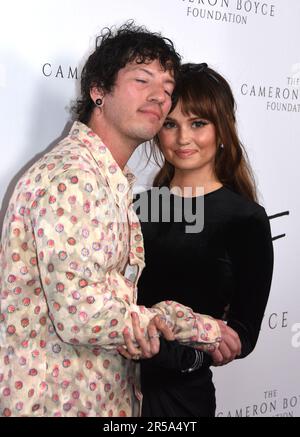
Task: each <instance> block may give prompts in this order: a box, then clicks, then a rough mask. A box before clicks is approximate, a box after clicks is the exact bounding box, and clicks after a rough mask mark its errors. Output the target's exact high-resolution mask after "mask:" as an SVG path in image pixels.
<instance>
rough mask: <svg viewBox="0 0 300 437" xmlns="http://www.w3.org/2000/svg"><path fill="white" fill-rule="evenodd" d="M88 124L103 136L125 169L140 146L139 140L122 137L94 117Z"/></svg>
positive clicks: (117, 161)
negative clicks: (134, 140)
mask: <svg viewBox="0 0 300 437" xmlns="http://www.w3.org/2000/svg"><path fill="white" fill-rule="evenodd" d="M88 126H89V128H90V129H92V131H93V132H95V134H97V135H98V137H99V138H101V140H102V142H103V143H104V144H105V146H106V147H107V148H108V149H109V151H110V153H111V154H112V156H113V158H114V160H115V161H116V163H117V164H118V166H119V167H120V169H121V170H123V169H124V167H125V165H126V164H127V162H128V161H129V159H130V157H131V155H132V154H133V152H134V151H135V149H136V148H137V147H138V144H137V142H133V141H130V139H129V138H124V137H122V138H121V136H120V135H118V134H117V133H116V132H114V130H113V129H107V126H102V123H99V122H95V120H94V119H93V117H92V118H91V120H90V122H89V123H88Z"/></svg>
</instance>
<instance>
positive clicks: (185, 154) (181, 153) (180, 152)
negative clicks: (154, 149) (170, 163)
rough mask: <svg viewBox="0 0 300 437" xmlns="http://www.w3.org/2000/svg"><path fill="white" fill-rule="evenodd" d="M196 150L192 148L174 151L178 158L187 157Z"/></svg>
mask: <svg viewBox="0 0 300 437" xmlns="http://www.w3.org/2000/svg"><path fill="white" fill-rule="evenodd" d="M196 152H197V150H193V149H185V150H175V153H176V155H177V156H179V158H189V157H190V156H192V155H194V154H195V153H196Z"/></svg>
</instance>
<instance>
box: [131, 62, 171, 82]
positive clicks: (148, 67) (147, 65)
mask: <svg viewBox="0 0 300 437" xmlns="http://www.w3.org/2000/svg"><path fill="white" fill-rule="evenodd" d="M124 70H125V71H135V70H144V71H146V72H147V71H148V72H149V73H154V72H159V73H164V74H166V75H169V76H170V77H171V78H173V77H174V70H173V68H172V63H171V62H170V63H169V64H168V63H167V65H166V67H163V66H162V65H161V63H160V61H159V60H158V59H154V60H149V61H145V62H140V61H139V60H138V59H135V60H134V61H132V62H128V63H127V64H126V65H125V67H124Z"/></svg>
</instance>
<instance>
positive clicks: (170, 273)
mask: <svg viewBox="0 0 300 437" xmlns="http://www.w3.org/2000/svg"><path fill="white" fill-rule="evenodd" d="M235 121H236V120H235V101H234V97H233V95H232V91H231V89H230V86H229V84H228V82H227V81H226V80H225V79H224V78H223V77H222V76H221V75H220V74H218V73H217V72H216V71H214V70H212V69H211V68H208V66H207V64H185V65H183V66H182V70H181V78H180V80H179V82H178V84H177V86H176V90H175V99H174V104H173V107H172V109H171V112H170V113H169V115H168V117H167V119H166V121H165V123H164V126H163V128H162V129H161V131H160V132H159V134H158V137H157V139H156V148H157V149H158V150H159V151H160V152H161V153H162V154H163V165H162V168H161V170H160V171H159V173H158V175H157V176H156V178H155V180H154V187H161V188H163V187H164V188H165V187H167V188H169V189H170V190H171V193H172V194H171V195H170V204H169V205H167V208H169V212H170V215H169V217H170V219H169V220H165V217H166V216H165V215H164V214H163V213H162V211H160V214H159V219H158V220H151V217H152V218H153V214H152V215H151V211H152V212H153V208H156V209H157V208H158V205H157V204H155V202H153V199H154V194H153V193H154V192H155V190H156V189H155V188H153V189H152V190H150V191H148V192H146V195H147V202H148V203H147V206H148V216H147V217H145V214H143V217H142V230H143V236H144V243H145V261H146V267H145V269H144V271H143V273H142V275H141V278H140V281H139V284H138V296H139V298H138V303H139V304H140V305H141V304H142V305H145V306H148V307H149V306H152V305H154V304H155V303H156V302H159V301H161V300H172V301H180V302H182V303H183V304H185V305H187V306H188V307H191V308H192V309H193V310H194V311H197V312H199V313H205V314H209V315H211V316H212V317H214V318H216V319H223V320H224V321H226V323H227V328H228V329H229V330H231V332H232V331H234V332H235V333H236V335H237V336H238V339H239V341H240V343H241V351H240V354H239V358H244V357H246V356H247V355H248V354H249V353H250V352H251V351H252V350H253V349H254V347H255V345H256V342H257V339H258V335H259V331H260V327H261V323H262V319H263V315H264V311H265V307H266V304H267V300H268V295H269V291H270V286H271V279H272V270H273V247H272V239H271V233H270V225H269V220H268V217H267V215H266V212H265V210H264V208H263V207H262V206H260V205H259V204H258V203H256V202H257V197H256V188H255V183H254V179H253V177H252V173H251V170H250V166H249V164H248V162H247V158H246V153H245V151H244V149H243V147H242V145H241V142H240V140H239V138H238V134H237V129H236V122H235ZM157 149H156V150H157ZM187 187H188V188H189V192H190V194H189V196H190V198H189V199H187V198H186V197H185V196H186V194H185V193H186V189H187ZM199 187H201V189H202V190H203V192H202V194H201V195H199ZM178 191H179V192H180V194H178ZM176 193H177V194H176ZM143 195H144V194H143ZM156 199H157V197H156ZM140 200H141V197H139V202H136V205H138V207H137V213H138V214H140V217H141V215H142V214H141V212H142V211H140V210H139V209H141V205H143V204H142V203H141V201H140ZM187 200H188V202H186V201H187ZM178 205H179V206H181V208H179V210H178ZM164 207H166V205H165V204H163V205H162V208H164ZM176 208H177V210H176V211H175V209H176ZM186 208H190V209H191V211H188V212H189V216H193V217H194V218H195V220H197V219H199V217H200V216H201V215H202V216H203V219H204V220H203V224H204V226H203V229H202V230H201V232H199V231H197V232H194V231H193V230H192V231H190V232H187V229H191V226H190V225H191V223H190V221H189V223H187V220H186V217H187V215H186V212H187V211H186ZM178 211H181V220H178ZM175 216H176V218H174V217H175ZM187 224H188V225H189V227H187V226H186V225H187ZM223 338H226V336H224V337H223ZM231 344H232V343H230V342H228V343H226V341H223V342H221V345H220V348H219V350H218V351H215V352H211V353H207V352H202V351H199V350H195V349H193V348H191V347H188V346H182V345H180V344H179V343H177V341H175V340H172V339H171V341H166V340H165V339H163V338H161V349H160V353H159V354H158V355H157V356H155V357H154V358H152V359H150V360H145V361H141V371H142V390H143V396H144V399H143V413H142V414H143V416H148V417H150V416H152V417H162V416H164V417H183V416H185V417H205V416H206V417H208V416H210V417H212V416H214V414H215V388H214V385H213V382H212V372H211V370H210V366H211V365H223V364H226V363H228V362H230V361H231V360H232V359H234V358H237V353H236V349H235V353H234V352H233V351H232V348H231ZM128 350H130V348H129V349H128ZM127 357H129V356H128V352H127Z"/></svg>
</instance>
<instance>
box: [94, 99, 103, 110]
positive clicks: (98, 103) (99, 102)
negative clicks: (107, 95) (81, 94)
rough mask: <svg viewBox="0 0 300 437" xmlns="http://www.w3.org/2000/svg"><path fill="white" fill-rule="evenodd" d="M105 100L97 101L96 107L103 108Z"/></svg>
mask: <svg viewBox="0 0 300 437" xmlns="http://www.w3.org/2000/svg"><path fill="white" fill-rule="evenodd" d="M102 103H103V100H102V99H97V100H95V105H96V106H97V107H98V108H100V107H101V106H102Z"/></svg>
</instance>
